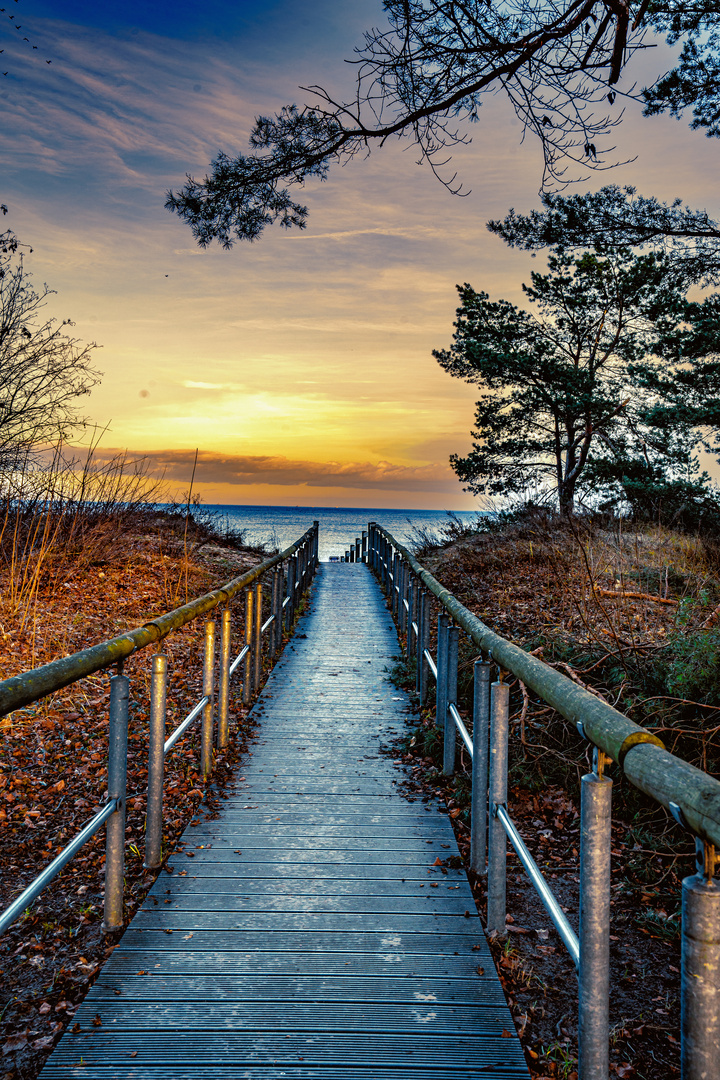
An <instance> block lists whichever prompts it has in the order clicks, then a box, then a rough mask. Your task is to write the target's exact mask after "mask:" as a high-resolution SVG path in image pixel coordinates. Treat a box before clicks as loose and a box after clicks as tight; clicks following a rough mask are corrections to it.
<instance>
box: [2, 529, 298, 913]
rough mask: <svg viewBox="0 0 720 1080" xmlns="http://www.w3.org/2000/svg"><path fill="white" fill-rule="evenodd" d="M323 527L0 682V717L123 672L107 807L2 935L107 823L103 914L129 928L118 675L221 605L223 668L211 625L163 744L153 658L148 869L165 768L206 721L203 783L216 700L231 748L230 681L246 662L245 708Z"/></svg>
mask: <svg viewBox="0 0 720 1080" xmlns="http://www.w3.org/2000/svg"><path fill="white" fill-rule="evenodd" d="M318 550H319V548H318V522H314V523H313V527H312V528H311V529H308V530H307V532H306V533H305V534H304V535H303V536H302V537H300V539H299V540H297V541H296V542H295V543H294V544H292V545H291V546H290V547H289V548H287V549H286V550H285V551H282V552H279V553H278V554H277V555H274V556H272V557H270V558H269V559H266V560H265V561H264V562H262V563H260V565H259V566H256V567H254V568H253V569H252V570H250V571H248V572H247V573H245V574H243V575H241V576H240V577H238V578H234V579H233V580H232V581H230V582H228V583H227V584H225V585H223V586H222V587H221V588H219V589H215V590H213V591H212V592H210V593H206V594H205V595H204V596H201V597H199V598H198V599H197V600H193V601H191V602H190V603H188V604H185V605H183V606H182V607H180V608H177V609H175V610H174V611H170V612H168V613H167V614H165V615H160V616H158V617H157V618H155V619H153V620H151V621H150V622H148V623H146V624H145V625H144V626H141V627H138V628H137V629H135V630H131V631H128V632H127V633H125V634H121V635H120V636H119V637H116V638H113V639H112V640H110V641H105V642H101V643H100V644H98V645H93V646H91V647H90V648H88V649H83V650H82V651H80V652H77V653H73V654H72V655H71V656H66V657H62V658H61V659H59V660H55V661H52V662H51V663H49V664H45V665H43V666H42V667H40V668H36V669H35V670H33V671H29V672H24V673H23V674H21V675H16V676H13V677H12V678H10V679H5V680H4V681H2V682H0V716H4V715H7V714H8V713H10V712H12V711H14V710H15V709H18V708H22V707H24V706H26V705H29V704H31V703H32V702H34V701H38V700H40V699H41V698H43V697H46V696H47V695H48V694H51V693H53V692H54V691H56V690H60V689H62V688H63V687H66V686H70V685H72V684H73V683H75V682H77V681H79V680H80V679H83V678H85V677H86V676H88V675H92V674H94V673H95V672H97V671H101V670H103V669H106V668H109V667H116V666H117V669H118V670H117V674H115V675H114V676H113V677H112V678H111V680H110V707H109V714H110V720H109V735H108V780H107V787H108V802H107V804H106V805H105V806H104V807H103V809H102V810H101V811H99V812H98V813H97V814H96V815H95V817H94V818H92V819H91V820H90V821H89V822H88V823H87V825H86V826H85V827H84V828H83V829H82V830H81V831H80V833H78V835H77V836H76V837H75V839H74V840H72V841H71V843H70V844H68V846H67V847H66V848H65V849H64V850H63V851H62V852H61V853H60V854H59V855H58V856H57V857H56V858H55V859H53V861H52V862H51V863H50V864H49V865H48V866H47V867H46V868H45V869H44V870H43V871H42V873H41V874H39V875H38V877H37V878H36V879H35V880H34V881H33V882H31V883H30V885H28V886H27V888H26V889H25V890H24V891H23V893H22V894H21V895H20V896H19V897H17V898H16V899H15V900H14V901H13V902H12V903H11V904H10V905H9V907H8V908H7V909H6V910H5V911H4V912H2V914H0V932H2V931H3V930H5V929H7V927H9V926H10V925H11V924H12V923H13V922H14V921H15V920H16V919H17V918H18V916H19V915H20V914H22V912H23V911H24V910H25V909H26V908H27V906H28V904H30V903H32V901H33V900H35V899H36V898H37V897H38V896H39V895H40V893H41V892H42V891H43V889H44V888H45V887H46V885H47V884H48V883H49V882H50V881H52V879H53V878H54V877H55V876H56V875H57V874H58V873H59V872H60V871H61V870H62V869H63V867H64V866H65V865H66V864H67V863H68V862H69V861H70V860H71V859H72V858H73V857H74V855H76V854H77V852H78V851H79V850H80V848H81V847H82V846H83V845H84V844H85V843H87V842H88V840H90V839H91V838H92V837H93V836H94V835H95V833H96V832H97V831H98V830H99V829H100V828H101V827H102V825H104V824H106V825H107V828H106V858H105V905H104V907H105V910H104V920H103V925H104V928H105V930H107V931H113V930H117V929H119V928H120V927H121V926H122V925H123V898H124V880H123V878H124V863H125V803H126V784H127V741H128V721H129V697H130V690H129V687H130V683H129V679H128V677H127V676H126V675H124V674H122V672H121V668H122V662H123V660H124V659H125V658H126V657H128V656H130V655H132V654H133V653H134V652H137V651H139V650H140V649H144V648H147V647H148V646H149V645H151V644H153V643H157V642H162V641H163V640H164V639H165V638H166V637H167V635H168V634H169V633H171V632H172V631H174V630H178V629H180V628H181V627H182V626H185V625H187V624H188V623H190V622H192V621H193V620H194V619H197V618H199V617H200V616H202V615H204V614H207V613H208V612H211V611H213V610H214V609H215V608H218V607H220V606H222V608H223V611H222V619H221V633H220V649H219V653H220V656H219V664H217V663H216V649H215V644H216V641H215V622H214V621H213V620H212V619H211V620H209V621H208V622H207V623H206V626H205V655H204V661H203V695H202V697H201V698H200V700H199V701H198V702H197V703H196V704H195V705H194V706H193V708H192V710H191V711H190V713H189V714H188V715H187V716H186V717H185V719H184V720H183V721H182V722H181V723H180V724H179V725H178V726H177V727H176V728H175V730H174V731H173V732H172V734H171V735H170V736H169V738H168V739H165V719H166V708H167V688H168V664H167V656H165V655H164V654H163V653H157V654H155V656H154V657H153V659H152V675H151V689H150V717H149V759H148V790H147V817H146V849H145V859H144V865H145V866H147V867H157V866H160V865H161V863H162V853H161V849H162V802H163V782H164V761H165V757H166V756H167V754H168V753H169V752H170V751H171V750H172V749H173V747H174V746H175V744H176V743H177V742H178V741H179V740H180V739H181V738H182V737H183V735H185V734H186V732H187V730H188V729H189V728H190V726H191V725H192V724H193V723H194V722H195V720H197V719H198V717H200V716H202V728H201V762H200V768H201V772H202V774H203V777H204V778H205V779H207V778H208V777H209V776H210V774H211V772H212V768H213V758H214V752H215V717H214V712H215V703H216V701H217V704H218V726H217V745H218V748H220V749H222V748H223V747H224V746H226V745H227V740H228V723H229V713H228V707H229V697H228V695H229V680H230V678H231V676H232V675H233V674H234V672H235V671H236V670H237V668H238V667H239V666H240V664H241V663H242V662H243V661H245V663H246V668H245V679H244V685H243V700H244V701H245V703H248V702H249V700H250V698H251V696H252V691H253V690H254V691H255V692H257V690H258V689H259V685H260V679H261V676H262V669H263V658H262V643H263V637H264V635H265V634H266V632H267V630H268V629H270V628H272V631H273V632H272V633H271V634H270V638H271V640H270V641H269V642H268V649H267V652H268V655H269V657H270V658H271V659H272V657H273V656H274V655H275V653H276V652H277V650H278V649H279V648H280V646H281V644H282V625H281V624H282V621H283V619H282V613H283V611H285V626H286V630H287V631H288V632H289V631H290V630H291V628H292V625H293V621H294V616H295V612H296V609H297V604H298V603H299V601H300V597H301V594H302V593H303V592H304V591H305V590H306V589H307V588H308V587H309V585H310V583H311V582H312V578H313V576H314V574H315V570H316V567H317V565H318V561H317V555H318ZM284 564H287V566H288V575H287V586H288V587H287V597H286V599H285V600H284V601H283V600H282V578H283V573H282V567H283V565H284ZM298 566H299V567H300V571H301V572H300V574H298ZM270 570H272V572H273V588H272V600H271V613H270V617H269V618H268V619H267V620H265V622H263V618H262V601H263V595H262V577H263V575H264V574H265V573H266V572H268V571H270ZM243 591H245V595H246V621H245V629H246V643H245V645H244V647H243V648H242V649H241V651H240V653H239V654H238V656H237V657H236V659H235V660H234V661H233V662H232V663H230V654H231V638H232V625H231V614H230V610H229V604H230V602H231V601H232V599H233V598H234V597H236V596H237V595H239V594H242V592H243ZM216 668H218V669H219V670H218V675H217V682H218V692H217V694H216V693H215V678H216Z"/></svg>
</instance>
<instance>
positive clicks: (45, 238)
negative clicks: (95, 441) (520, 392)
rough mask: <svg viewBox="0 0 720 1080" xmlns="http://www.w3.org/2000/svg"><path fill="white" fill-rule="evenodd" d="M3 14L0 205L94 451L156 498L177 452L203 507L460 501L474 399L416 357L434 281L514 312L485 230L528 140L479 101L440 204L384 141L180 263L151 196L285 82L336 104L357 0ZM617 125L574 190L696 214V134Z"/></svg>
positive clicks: (219, 145) (435, 331) (176, 477)
mask: <svg viewBox="0 0 720 1080" xmlns="http://www.w3.org/2000/svg"><path fill="white" fill-rule="evenodd" d="M8 3H9V4H10V7H8ZM5 7H6V13H5V14H2V13H0V48H4V49H5V52H4V53H3V54H2V57H1V58H2V60H4V61H5V63H4V66H3V68H2V69H1V70H7V71H8V75H7V76H4V77H3V76H2V74H0V110H1V112H0V115H1V116H2V120H1V121H0V154H1V155H2V162H3V168H2V183H1V185H0V200H2V201H3V202H5V203H7V204H8V206H9V207H10V214H9V216H8V218H7V219H6V222H7V223H8V224H10V225H11V226H12V227H13V228H15V230H16V231H17V233H18V234H19V236H20V237H21V239H22V240H24V241H26V242H27V243H29V244H31V245H32V246H33V249H34V250H33V254H32V256H30V257H29V258H28V263H27V265H28V266H29V267H30V269H31V270H32V271H33V273H34V274H35V276H36V278H37V280H38V281H40V282H41V281H47V282H48V284H49V285H50V286H51V287H52V288H54V289H55V290H56V291H57V295H56V296H55V297H53V298H52V299H51V304H50V311H51V313H52V314H55V315H57V316H58V317H62V318H67V317H72V318H73V319H74V320H75V322H76V327H75V331H74V332H75V334H76V335H77V336H78V337H81V338H83V339H85V340H96V341H97V342H98V343H99V344H101V345H102V350H101V351H100V352H99V353H98V366H99V367H101V368H102V369H103V370H104V378H103V382H102V384H101V386H100V387H99V388H98V389H97V390H95V391H94V392H93V394H92V396H91V398H90V399H89V402H88V406H87V408H88V411H89V412H90V413H91V414H92V416H93V419H94V420H96V421H97V423H98V424H100V425H101V426H105V425H109V430H108V432H107V434H106V435H105V437H104V443H105V445H106V446H107V448H108V449H110V448H114V447H128V448H129V449H130V450H132V451H133V452H137V453H148V454H149V455H150V456H151V460H152V462H153V464H154V465H157V467H158V468H159V469H164V470H165V474H166V476H167V477H168V479H169V481H170V483H171V485H174V486H175V487H177V488H182V487H183V486H186V484H187V479H188V478H189V471H190V468H191V465H190V466H188V460H189V458H188V455H194V450H195V448H196V447H199V448H200V451H201V464H202V467H201V468H200V469H199V474H198V482H199V487H200V490H202V491H203V492H204V495H205V497H206V498H207V499H208V500H209V501H226V502H237V503H243V502H248V503H262V502H273V503H292V504H297V503H307V504H308V505H313V504H314V505H317V504H318V503H321V502H326V503H328V504H331V505H343V504H344V505H352V506H357V505H362V504H364V505H368V506H379V505H390V506H392V505H400V506H413V505H415V506H430V507H437V508H441V509H442V508H456V509H465V508H472V507H473V506H474V505H475V502H474V500H473V499H472V498H471V497H469V496H467V495H465V494H464V493H463V492H462V490H461V488H460V485H459V484H458V482H457V480H456V478H455V476H454V474H453V473H452V471H451V470H450V468H449V465H448V463H447V458H448V455H449V454H450V453H451V452H459V453H464V452H466V450H467V448H468V446H469V432H470V429H471V426H472V416H473V401H474V396H475V395H474V393H473V389H472V387H469V386H466V385H465V384H463V383H460V382H457V381H456V380H453V379H451V378H449V376H447V375H446V374H445V373H444V372H442V371H441V369H440V368H439V367H438V365H437V364H436V363H435V361H434V360H433V359H432V356H431V350H432V349H433V348H440V347H445V346H446V345H447V344H449V341H450V338H451V335H452V321H453V317H454V310H455V307H456V293H455V284H456V283H457V282H464V281H469V282H470V283H471V284H472V285H473V286H474V287H475V288H478V289H481V288H482V289H486V290H487V291H488V292H490V293H491V295H493V296H495V297H499V296H505V297H507V298H509V299H514V300H519V299H520V297H521V293H520V283H521V281H522V280H526V279H527V278H528V276H529V271H530V268H531V267H533V268H534V266H535V265H536V264H535V263H531V262H530V260H529V258H528V256H525V255H522V254H519V253H517V252H511V251H509V250H507V249H505V247H504V246H503V245H502V243H501V242H500V241H499V240H498V239H497V238H494V237H492V236H490V235H489V234H488V233H487V231H486V229H485V222H486V220H487V219H488V218H490V217H499V216H502V215H503V214H504V213H505V212H506V211H507V210H508V209H509V207H510V206H515V207H516V208H518V209H522V210H526V209H530V208H531V207H532V206H534V205H537V188H538V185H539V182H540V156H539V151H538V147H537V146H536V145H534V144H533V143H532V141H531V140H528V141H526V142H525V144H521V131H520V128H519V125H518V124H517V122H516V121H515V119H514V117H513V116H512V114H511V113H510V112H509V110H508V108H507V106H506V105H505V104H504V102H503V101H502V100H501V99H499V98H498V99H495V100H493V101H492V102H491V103H489V104H488V105H486V106H483V109H482V111H481V120H480V123H479V124H477V125H475V126H474V128H473V131H472V135H473V143H472V145H471V146H468V147H463V148H461V149H460V150H459V151H458V153H457V154H456V156H455V165H456V167H457V168H458V170H459V171H460V174H461V176H462V177H463V178H464V179H465V180H466V182H467V185H468V186H469V187H471V188H472V194H471V195H470V196H469V197H468V198H466V199H457V198H453V197H452V196H451V195H449V194H448V193H447V191H446V190H445V189H444V188H443V187H442V186H441V185H440V184H438V182H437V181H436V180H435V179H434V178H433V177H432V176H431V175H430V173H429V172H428V170H427V169H424V168H421V167H418V166H417V165H416V163H415V162H416V156H417V155H416V154H415V153H414V152H413V149H412V147H410V146H409V145H408V144H407V143H402V142H401V143H395V144H392V145H390V146H388V147H387V148H386V149H385V150H383V151H381V152H376V153H373V155H372V156H371V157H370V158H369V159H367V160H364V161H363V160H356V161H354V162H352V163H351V164H350V165H348V166H347V167H346V168H335V169H334V170H331V173H330V177H329V179H328V180H327V182H326V183H325V184H322V185H320V184H310V185H308V187H307V189H306V191H305V193H304V194H303V200H304V201H306V202H307V204H308V206H309V207H310V219H309V227H308V229H307V231H306V232H304V233H302V234H299V233H296V234H285V233H281V232H279V231H278V230H271V231H269V232H268V234H267V236H266V237H265V238H263V239H262V240H261V241H259V242H258V243H257V244H254V245H239V246H237V247H236V248H235V249H234V250H233V251H232V252H229V253H228V252H223V251H221V250H219V249H217V248H213V249H210V250H208V251H204V252H202V251H199V250H198V249H197V248H196V247H195V245H194V243H193V241H192V237H191V235H190V233H189V231H188V230H187V228H186V227H185V226H183V225H182V224H181V223H180V222H179V221H178V220H177V219H176V218H174V217H173V216H171V215H170V214H168V213H167V212H166V211H165V210H164V209H163V202H164V193H165V191H166V189H167V188H168V187H170V186H175V187H177V186H179V185H180V184H182V181H183V177H184V174H185V173H186V172H191V173H195V174H197V173H202V172H203V170H204V169H205V168H206V167H207V165H208V163H209V161H210V160H211V159H212V158H213V157H214V156H215V154H216V153H217V151H218V150H219V149H223V150H226V151H227V152H229V153H233V152H234V151H237V150H246V149H247V137H248V134H249V131H250V129H251V126H252V121H253V117H254V116H255V115H256V114H257V113H259V112H265V113H268V112H273V111H274V110H276V109H279V108H280V107H281V106H282V105H283V104H285V103H287V102H290V101H293V100H302V98H301V95H300V94H299V92H298V90H297V87H298V85H299V84H308V83H318V82H320V83H324V84H326V85H328V86H329V87H330V88H332V89H333V90H335V91H336V92H338V93H340V94H342V92H343V90H344V89H346V88H347V87H348V86H349V85H350V82H351V79H352V69H351V68H350V67H348V66H347V65H343V63H342V60H343V58H346V57H350V56H351V55H352V48H353V46H354V45H355V44H357V43H360V42H361V39H362V31H363V29H364V28H366V27H368V26H370V25H371V24H373V23H375V24H377V23H380V22H381V21H382V11H381V5H380V3H375V2H372V3H371V2H369V0H358V2H357V3H355V4H353V5H352V7H349V6H348V7H344V6H340V5H337V4H335V3H329V2H326V0H321V2H315V3H312V4H311V3H299V2H295V3H290V2H289V0H277V2H275V3H252V4H251V3H245V2H235V3H233V4H229V3H215V2H210V3H207V2H206V3H204V4H203V5H200V4H173V5H170V4H166V3H154V4H139V3H136V4H131V3H117V4H103V5H99V4H90V3H82V2H73V3H63V4H60V3H51V2H42V0H18V2H17V3H15V2H14V0H5ZM8 14H12V15H14V16H15V19H14V20H13V21H14V22H16V23H20V24H21V27H22V29H21V31H19V32H16V31H14V30H13V27H12V22H11V20H9V19H8ZM25 36H27V37H28V38H29V39H30V40H29V41H28V42H24V41H23V40H22V38H23V37H25ZM33 44H36V45H37V46H38V47H37V49H32V45H33ZM47 59H50V60H51V61H52V63H51V64H47V63H46V62H45V61H46V60H47ZM651 62H652V63H656V60H655V58H654V57H652V58H648V60H647V61H646V63H651ZM617 134H618V140H617V141H618V157H619V158H625V157H633V156H635V155H637V160H636V161H635V162H634V163H633V164H631V165H628V166H626V167H624V168H622V169H617V170H614V171H613V172H611V173H604V174H600V175H596V176H594V177H592V178H591V180H590V181H589V183H588V185H587V186H588V187H593V188H597V187H600V186H601V185H602V183H606V182H609V181H613V182H617V183H634V184H636V185H637V187H638V188H639V190H640V191H641V192H642V193H644V194H655V195H657V196H658V197H660V198H664V199H668V198H673V197H675V196H676V195H680V196H682V197H683V198H684V199H685V200H686V201H687V202H688V203H689V204H690V205H696V206H704V207H707V209H708V210H709V211H710V212H711V213H712V214H714V215H718V214H720V206H718V198H717V182H716V179H715V177H716V173H717V156H718V146H717V143H715V142H711V141H708V140H706V139H704V138H703V136H702V135H701V134H698V133H692V132H690V131H688V129H687V126H686V124H685V123H684V122H682V121H681V122H678V121H674V120H668V119H667V118H658V119H652V120H648V119H642V118H641V117H640V115H639V110H638V109H637V108H635V107H632V106H631V107H630V108H629V109H628V114H627V119H626V120H625V121H624V123H623V124H622V125H621V127H620V128H619V129H618V130H617Z"/></svg>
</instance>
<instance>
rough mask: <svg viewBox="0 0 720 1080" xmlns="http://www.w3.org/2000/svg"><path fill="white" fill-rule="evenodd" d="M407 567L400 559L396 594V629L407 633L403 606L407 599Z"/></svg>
mask: <svg viewBox="0 0 720 1080" xmlns="http://www.w3.org/2000/svg"><path fill="white" fill-rule="evenodd" d="M407 571H408V567H407V563H406V562H405V560H404V559H401V560H400V581H399V582H398V584H399V585H400V594H399V596H398V629H399V630H400V633H401V634H407V608H406V607H405V601H406V599H407V595H406V593H407V580H408V575H407Z"/></svg>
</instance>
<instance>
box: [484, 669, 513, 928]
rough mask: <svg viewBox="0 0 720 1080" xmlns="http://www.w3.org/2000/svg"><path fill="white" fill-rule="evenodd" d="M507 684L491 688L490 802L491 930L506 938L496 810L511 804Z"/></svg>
mask: <svg viewBox="0 0 720 1080" xmlns="http://www.w3.org/2000/svg"><path fill="white" fill-rule="evenodd" d="M509 703H510V690H509V688H508V686H507V684H506V683H501V682H496V683H493V684H492V686H491V687H490V782H489V798H488V810H489V813H488V876H487V930H488V933H490V932H491V931H493V930H495V931H496V932H497V933H498V934H503V935H504V934H505V914H506V897H505V892H506V884H507V882H506V863H507V840H506V837H505V829H504V828H503V825H502V822H501V821H499V820H498V818H497V816H496V813H495V807H496V806H499V805H502V806H504V805H505V804H506V803H507V768H508V712H509Z"/></svg>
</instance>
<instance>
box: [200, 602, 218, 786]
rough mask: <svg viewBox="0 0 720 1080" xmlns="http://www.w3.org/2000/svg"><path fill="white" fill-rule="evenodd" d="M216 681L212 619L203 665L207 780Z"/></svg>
mask: <svg viewBox="0 0 720 1080" xmlns="http://www.w3.org/2000/svg"><path fill="white" fill-rule="evenodd" d="M214 683H215V623H214V622H213V620H212V619H210V620H209V621H208V622H206V623H205V663H204V665H203V697H206V698H207V699H208V702H207V705H205V707H204V708H203V714H202V733H201V736H200V740H201V741H200V772H201V773H202V775H203V778H204V779H205V780H207V778H208V777H209V776H210V773H211V772H212V768H213V742H214V741H215V740H214V739H213V735H214V731H213V727H214V722H213V713H214V711H215V702H214V700H213V690H214Z"/></svg>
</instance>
